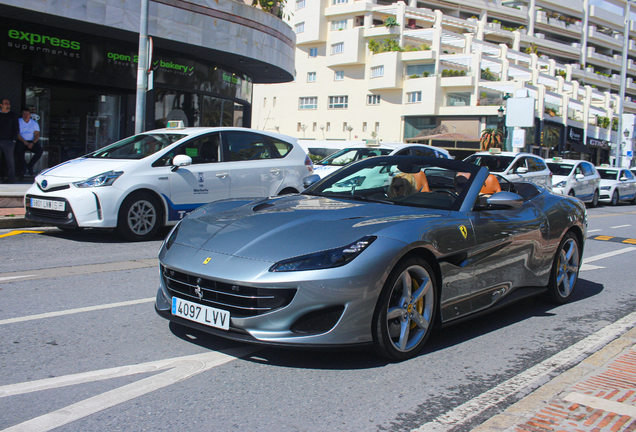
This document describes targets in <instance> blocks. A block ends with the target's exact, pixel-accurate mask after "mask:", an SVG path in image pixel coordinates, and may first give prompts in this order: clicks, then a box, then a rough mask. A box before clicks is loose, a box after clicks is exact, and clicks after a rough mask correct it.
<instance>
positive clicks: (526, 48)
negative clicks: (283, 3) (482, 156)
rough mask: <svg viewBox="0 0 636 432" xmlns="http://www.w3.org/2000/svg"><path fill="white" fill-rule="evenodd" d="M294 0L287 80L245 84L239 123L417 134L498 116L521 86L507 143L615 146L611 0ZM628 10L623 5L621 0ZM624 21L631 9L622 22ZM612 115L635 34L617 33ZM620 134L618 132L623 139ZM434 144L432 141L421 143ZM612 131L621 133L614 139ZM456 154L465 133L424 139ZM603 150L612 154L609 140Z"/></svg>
mask: <svg viewBox="0 0 636 432" xmlns="http://www.w3.org/2000/svg"><path fill="white" fill-rule="evenodd" d="M612 3H613V5H610V6H611V7H610V8H609V9H611V10H608V9H602V8H600V7H599V6H595V5H590V4H589V2H588V0H584V1H581V0H562V1H553V0H544V1H541V0H530V1H525V0H524V1H516V0H515V1H504V2H501V1H500V0H494V1H487V0H409V2H408V3H404V2H401V1H400V2H397V3H392V2H390V1H383V0H377V1H374V2H369V1H365V0H297V1H295V2H290V3H289V4H288V5H287V7H288V8H289V12H290V13H293V17H292V20H291V22H290V24H291V26H292V28H293V29H294V31H295V33H296V37H297V47H296V69H295V77H294V82H292V83H286V84H273V85H258V86H255V90H254V120H253V125H254V126H255V127H257V128H261V129H269V130H272V129H274V130H278V131H280V132H281V133H286V134H292V135H295V136H297V137H299V138H306V139H318V140H324V139H344V140H351V139H372V138H377V139H381V140H386V141H404V140H409V141H414V140H415V141H423V142H426V140H425V136H426V135H430V134H434V133H435V134H439V133H440V132H442V133H444V132H450V133H453V132H457V133H462V134H466V135H470V136H473V137H478V136H480V134H481V132H482V131H483V130H485V129H487V128H498V127H499V128H501V127H502V123H503V121H504V119H503V118H500V117H499V112H500V111H501V112H502V113H503V114H504V115H506V114H507V113H506V105H507V99H508V98H509V97H515V96H516V95H517V93H518V92H517V91H519V90H521V92H520V93H519V94H522V95H526V96H527V97H530V98H532V99H534V113H535V116H534V117H535V122H534V125H533V126H530V127H526V128H525V129H526V132H525V141H524V142H523V144H522V145H521V146H519V144H518V143H517V142H514V143H513V142H512V135H513V134H512V133H511V129H510V130H508V136H509V139H508V142H507V144H506V145H507V146H508V148H512V146H513V144H514V145H515V146H517V147H515V148H517V149H519V150H523V149H525V150H527V151H532V152H534V153H536V154H540V155H541V156H544V157H552V156H564V157H569V158H577V159H579V158H582V159H588V160H591V161H593V162H594V163H597V164H598V163H607V162H611V161H613V160H614V158H615V157H616V156H617V154H616V153H615V152H616V148H621V149H622V151H623V152H624V154H623V155H622V156H623V157H622V160H623V161H624V162H625V163H627V164H629V163H630V162H631V154H632V153H631V151H632V143H631V138H632V137H633V127H632V129H630V130H629V137H628V138H625V137H624V136H623V133H619V131H618V117H619V113H620V108H621V100H620V97H619V94H620V86H621V66H622V65H621V61H622V56H623V52H622V47H623V44H624V39H623V30H624V19H623V13H622V10H623V9H622V8H624V6H625V1H624V0H616V1H613V2H612ZM635 12H636V11H635ZM630 25H631V26H633V22H630ZM625 55H627V56H628V62H627V68H626V74H627V79H626V85H625V95H626V97H625V100H624V101H623V110H624V112H625V113H627V117H626V121H624V122H623V123H624V124H625V125H629V124H631V125H633V120H631V122H630V121H628V120H629V119H628V117H629V115H631V116H632V117H631V118H633V114H634V113H636V102H635V101H636V64H635V63H634V61H635V59H636V40H633V39H631V36H630V39H629V40H628V51H627V52H626V53H625ZM626 141H627V142H626ZM434 144H435V143H434ZM621 144H623V145H621ZM436 145H440V146H446V148H448V149H449V150H450V151H451V152H452V153H455V155H456V156H460V157H461V156H465V155H466V154H470V153H471V152H474V151H476V150H478V149H479V144H478V143H474V142H473V143H472V144H471V143H448V142H447V143H437V144H436ZM613 152H614V153H613Z"/></svg>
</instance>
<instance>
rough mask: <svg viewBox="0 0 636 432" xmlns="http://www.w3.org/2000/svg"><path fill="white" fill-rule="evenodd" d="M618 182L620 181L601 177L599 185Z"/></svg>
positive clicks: (609, 184) (611, 184)
mask: <svg viewBox="0 0 636 432" xmlns="http://www.w3.org/2000/svg"><path fill="white" fill-rule="evenodd" d="M618 183H620V181H618V180H608V179H601V186H614V185H615V184H618Z"/></svg>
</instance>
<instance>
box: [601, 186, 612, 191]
mask: <svg viewBox="0 0 636 432" xmlns="http://www.w3.org/2000/svg"><path fill="white" fill-rule="evenodd" d="M611 188H612V187H611V186H601V190H610V189H611Z"/></svg>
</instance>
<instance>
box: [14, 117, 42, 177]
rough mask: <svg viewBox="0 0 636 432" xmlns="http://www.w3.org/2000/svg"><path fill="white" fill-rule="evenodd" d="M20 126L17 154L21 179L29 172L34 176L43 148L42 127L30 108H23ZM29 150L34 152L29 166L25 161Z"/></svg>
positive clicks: (19, 121)
mask: <svg viewBox="0 0 636 432" xmlns="http://www.w3.org/2000/svg"><path fill="white" fill-rule="evenodd" d="M18 123H19V125H20V135H19V136H18V140H19V142H17V143H16V144H15V145H16V150H15V151H16V154H17V157H18V162H19V164H20V166H19V167H16V168H17V169H19V170H20V171H19V174H20V177H23V176H24V174H25V173H26V171H27V168H28V170H29V175H30V176H33V167H34V166H35V164H36V162H37V161H38V160H39V159H40V158H41V157H42V146H41V145H40V144H38V141H39V139H40V126H39V125H38V122H36V121H35V120H33V119H32V118H31V110H29V109H28V108H22V118H21V119H19V120H18ZM27 150H29V151H31V152H33V157H32V158H31V160H30V161H29V164H28V165H27V164H26V162H25V160H24V153H25V152H26V151H27Z"/></svg>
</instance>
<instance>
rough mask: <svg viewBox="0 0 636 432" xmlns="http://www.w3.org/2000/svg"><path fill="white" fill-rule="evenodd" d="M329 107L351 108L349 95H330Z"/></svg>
mask: <svg viewBox="0 0 636 432" xmlns="http://www.w3.org/2000/svg"><path fill="white" fill-rule="evenodd" d="M336 98H338V99H336ZM327 107H328V109H347V108H349V96H329V105H328V106H327Z"/></svg>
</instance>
